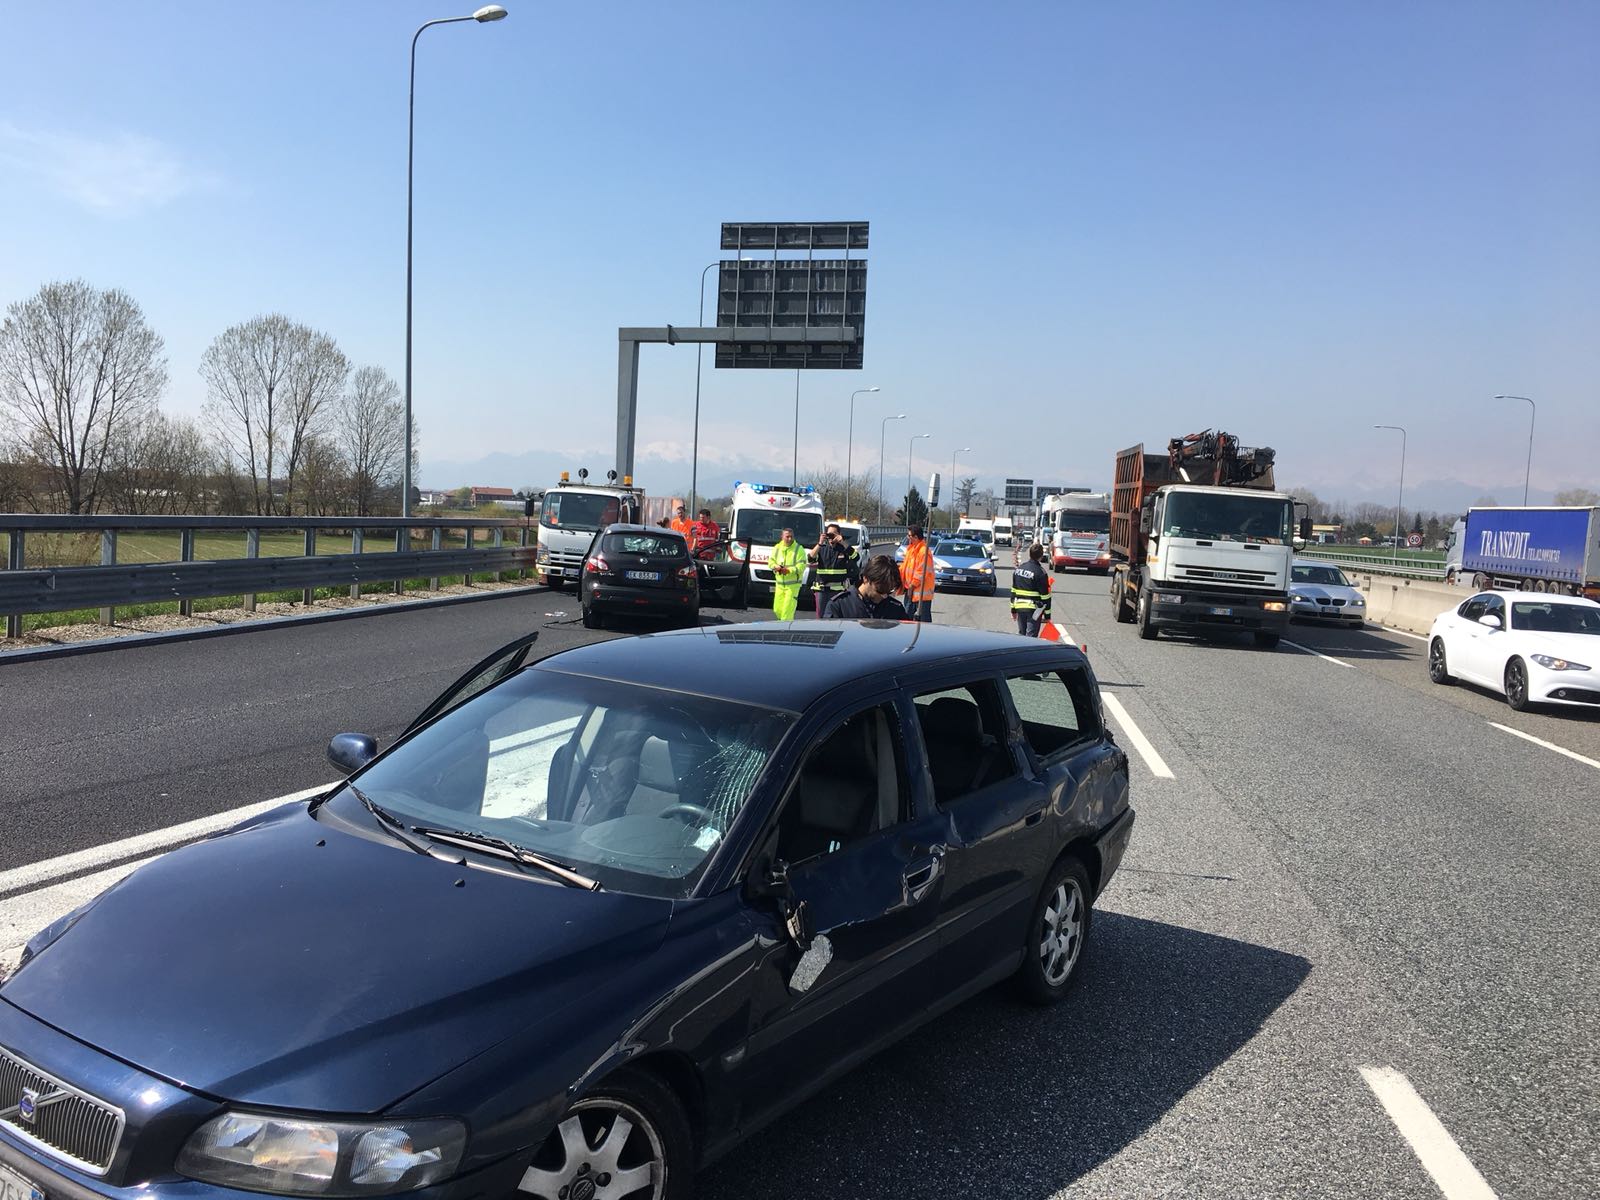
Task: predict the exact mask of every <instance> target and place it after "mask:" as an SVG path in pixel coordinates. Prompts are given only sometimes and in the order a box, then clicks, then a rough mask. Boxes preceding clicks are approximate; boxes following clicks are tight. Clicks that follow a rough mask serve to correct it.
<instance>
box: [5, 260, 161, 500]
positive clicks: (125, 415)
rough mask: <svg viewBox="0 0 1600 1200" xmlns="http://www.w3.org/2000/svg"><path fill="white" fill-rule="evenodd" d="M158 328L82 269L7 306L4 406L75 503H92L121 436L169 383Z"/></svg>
mask: <svg viewBox="0 0 1600 1200" xmlns="http://www.w3.org/2000/svg"><path fill="white" fill-rule="evenodd" d="M163 349H164V346H163V343H162V341H161V337H160V335H158V334H157V333H156V332H155V331H154V330H153V329H151V328H150V327H149V326H148V325H146V324H145V320H144V313H143V312H141V311H140V309H139V306H138V305H137V304H136V303H134V300H133V297H131V296H129V295H128V294H127V293H126V292H123V291H119V290H118V289H116V288H112V289H110V290H107V291H100V290H99V289H97V288H94V287H91V286H90V285H89V284H87V283H85V282H83V280H81V279H75V280H73V281H71V282H69V283H47V284H45V285H44V286H43V287H42V288H40V289H39V291H38V293H37V294H36V295H34V296H33V297H32V298H31V299H28V300H22V301H18V302H17V303H15V304H13V305H11V306H10V307H9V308H8V309H7V310H6V320H5V324H4V325H3V326H0V408H4V409H8V410H10V411H11V412H12V413H13V414H14V415H15V416H16V418H17V420H18V422H19V425H20V429H19V434H20V436H21V437H22V438H23V440H25V441H26V443H27V445H28V447H29V448H30V449H31V450H32V452H33V453H34V455H35V456H36V457H37V458H38V459H39V461H40V462H41V463H43V464H44V466H45V467H46V469H47V470H48V472H49V477H50V482H51V484H52V485H53V487H54V490H55V491H56V492H57V493H59V495H60V496H61V502H62V504H63V505H64V507H65V508H66V510H67V511H68V512H70V513H92V512H94V511H95V506H96V504H97V503H98V500H99V488H100V472H101V468H102V467H103V465H104V463H105V459H106V455H107V453H108V452H109V450H110V448H111V447H112V445H113V444H115V442H116V440H117V439H118V438H120V437H122V436H124V435H125V434H126V433H127V431H128V430H129V429H131V428H132V427H133V426H134V425H136V424H137V423H138V422H139V421H140V419H141V418H142V417H143V416H144V415H145V414H146V413H147V412H149V411H150V410H152V409H153V408H154V407H155V405H156V403H157V402H158V401H159V399H160V396H161V392H162V390H163V389H164V388H165V387H166V386H167V360H166V358H165V356H164V355H163Z"/></svg>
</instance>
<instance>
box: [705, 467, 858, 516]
mask: <svg viewBox="0 0 1600 1200" xmlns="http://www.w3.org/2000/svg"><path fill="white" fill-rule="evenodd" d="M800 483H801V485H802V486H806V485H809V486H811V487H814V488H816V489H817V492H818V494H820V495H821V496H822V504H823V507H825V508H826V509H827V510H828V516H830V517H842V516H844V515H845V514H846V513H849V514H850V515H851V516H852V517H854V518H855V519H856V520H858V521H867V520H871V519H872V518H874V517H876V516H877V512H878V474H877V472H876V471H866V472H862V473H861V474H859V475H857V476H856V477H855V478H853V479H851V480H848V481H846V479H845V477H844V472H843V471H840V470H838V469H837V468H835V467H822V468H819V469H818V470H814V471H807V472H805V473H803V474H802V475H801V477H800ZM686 490H687V489H686ZM728 503H732V501H731V500H730V501H729V502H728ZM706 507H707V508H711V509H712V510H713V511H715V510H716V505H714V504H707V505H706Z"/></svg>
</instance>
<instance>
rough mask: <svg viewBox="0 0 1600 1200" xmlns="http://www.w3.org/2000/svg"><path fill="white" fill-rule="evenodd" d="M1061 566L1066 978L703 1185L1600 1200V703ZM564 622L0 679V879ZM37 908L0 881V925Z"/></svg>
mask: <svg viewBox="0 0 1600 1200" xmlns="http://www.w3.org/2000/svg"><path fill="white" fill-rule="evenodd" d="M1005 575H1006V573H1004V572H1003V573H1002V582H1004V579H1005ZM1055 579H1056V584H1057V589H1058V591H1057V596H1058V599H1057V602H1056V611H1055V616H1056V619H1057V620H1058V621H1059V622H1062V623H1063V625H1064V626H1065V629H1066V630H1067V632H1068V633H1069V634H1070V635H1071V636H1072V637H1073V639H1074V640H1077V641H1080V642H1083V643H1086V644H1087V645H1088V651H1089V657H1090V660H1091V662H1093V664H1094V666H1095V670H1096V672H1097V674H1098V675H1099V677H1100V679H1101V682H1102V685H1103V687H1104V689H1105V692H1106V694H1107V695H1108V696H1109V697H1112V698H1113V702H1112V703H1111V704H1109V705H1108V707H1109V708H1110V709H1111V710H1112V711H1111V715H1112V717H1113V718H1114V719H1113V722H1112V724H1113V729H1114V731H1115V732H1116V734H1117V736H1118V738H1119V740H1120V741H1122V743H1123V744H1124V745H1126V746H1128V747H1129V750H1130V755H1131V757H1132V759H1133V768H1132V769H1133V772H1134V778H1133V790H1134V795H1133V800H1134V804H1135V806H1136V807H1137V808H1138V810H1139V821H1138V826H1137V828H1136V830H1135V834H1134V840H1133V843H1132V845H1131V847H1130V850H1129V853H1128V857H1127V859H1126V860H1125V862H1124V864H1123V867H1122V870H1121V872H1120V873H1119V874H1118V876H1117V877H1116V879H1115V881H1114V882H1113V884H1112V886H1111V887H1110V889H1109V890H1108V891H1107V893H1106V894H1105V896H1104V897H1103V898H1102V899H1101V901H1100V904H1099V906H1098V910H1097V917H1096V923H1095V926H1094V930H1093V934H1092V937H1091V943H1090V945H1091V949H1090V951H1089V957H1088V958H1087V959H1086V960H1085V964H1084V972H1083V974H1082V976H1081V978H1080V982H1079V985H1078V988H1077V990H1076V992H1075V994H1074V995H1073V997H1072V998H1071V1000H1069V1002H1067V1003H1066V1004H1065V1005H1063V1006H1060V1007H1058V1008H1055V1009H1051V1010H1045V1011H1040V1010H1036V1009H1032V1008H1025V1007H1022V1006H1020V1005H1017V1004H1015V1003H1013V1002H1012V1001H1011V1000H1009V999H1008V998H1007V997H1006V996H1005V995H1003V994H1001V993H994V994H991V995H986V996H983V997H980V998H979V999H977V1000H975V1001H973V1002H971V1003H969V1004H967V1005H965V1006H963V1007H962V1008H961V1009H959V1010H957V1011H956V1012H954V1013H951V1014H949V1015H947V1016H945V1017H943V1018H941V1019H940V1020H938V1021H936V1022H934V1023H933V1024H931V1025H929V1026H927V1027H925V1028H924V1029H923V1030H921V1031H920V1032H918V1033H917V1034H915V1035H914V1036H913V1037H911V1038H910V1039H908V1040H906V1041H904V1042H902V1043H901V1044H900V1045H898V1046H896V1047H894V1048H892V1049H890V1050H889V1051H886V1052H885V1053H883V1054H881V1055H880V1056H878V1057H877V1058H876V1059H875V1060H873V1061H872V1062H871V1063H869V1064H867V1065H866V1066H864V1067H862V1068H861V1069H859V1070H858V1071H856V1072H855V1073H854V1074H852V1075H851V1076H850V1077H848V1078H847V1079H846V1080H844V1081H842V1082H841V1083H840V1084H839V1085H837V1086H836V1087H834V1088H832V1089H830V1090H829V1091H828V1092H827V1093H825V1094H824V1095H822V1096H821V1097H819V1098H817V1099H816V1100H813V1101H811V1102H810V1103H808V1104H806V1105H804V1106H802V1107H801V1108H800V1109H798V1110H796V1112H795V1113H793V1114H792V1115H791V1116H790V1117H788V1118H786V1119H785V1120H783V1121H781V1122H779V1124H778V1125H776V1126H775V1127H773V1128H772V1129H770V1130H768V1131H767V1132H765V1133H763V1134H761V1135H759V1136H757V1137H756V1138H754V1139H753V1140H751V1141H750V1142H748V1143H747V1144H746V1145H745V1146H743V1147H742V1148H741V1149H739V1150H738V1151H736V1152H735V1153H734V1154H733V1155H731V1156H730V1157H729V1158H727V1159H725V1160H723V1161H722V1162H721V1163H719V1164H718V1165H717V1166H715V1167H713V1168H712V1169H711V1170H710V1172H708V1173H707V1174H706V1175H705V1176H704V1177H703V1178H702V1180H701V1193H702V1195H704V1196H706V1197H711V1198H715V1200H733V1198H734V1197H774V1198H784V1200H789V1198H794V1200H798V1198H800V1197H807V1198H809V1197H815V1196H820V1195H837V1196H846V1195H863V1196H883V1197H893V1196H906V1197H930V1198H938V1200H947V1198H948V1200H955V1198H957V1197H962V1198H965V1197H969V1196H974V1195H980V1194H994V1195H998V1196H1019V1197H1041V1198H1043V1197H1050V1196H1071V1197H1106V1198H1110V1197H1118V1198H1123V1197H1156V1196H1172V1197H1205V1196H1219V1197H1234V1196H1238V1197H1262V1196H1271V1197H1277V1196H1318V1197H1321V1196H1326V1197H1340V1198H1341V1200H1342V1198H1345V1197H1351V1196H1362V1197H1367V1196H1385V1197H1389V1196H1393V1197H1418V1198H1422V1197H1438V1196H1440V1195H1441V1194H1443V1195H1446V1196H1449V1197H1451V1198H1452V1200H1456V1198H1468V1197H1471V1198H1475V1200H1476V1198H1481V1197H1483V1196H1489V1195H1498V1196H1500V1197H1503V1198H1511V1197H1529V1198H1532V1197H1563V1198H1564V1197H1583V1196H1593V1195H1597V1194H1600V1185H1597V1181H1600V1146H1597V1133H1596V1131H1597V1129H1600V1058H1597V1053H1596V1044H1597V1042H1600V1021H1597V1019H1596V1016H1595V1013H1596V1009H1597V1005H1596V1001H1595V999H1594V997H1595V996H1596V994H1597V992H1600V986H1597V985H1600V968H1597V965H1596V964H1597V963H1600V925H1597V922H1596V915H1597V913H1600V903H1597V901H1600V882H1597V881H1600V870H1597V868H1600V835H1597V834H1596V832H1595V828H1594V825H1595V823H1594V821H1593V819H1592V818H1593V816H1594V810H1595V807H1596V804H1597V803H1600V767H1596V766H1595V765H1593V764H1592V763H1589V762H1584V761H1580V760H1579V759H1577V758H1572V757H1569V756H1567V755H1564V754H1562V753H1560V752H1559V749H1565V750H1567V751H1569V752H1571V753H1574V754H1577V755H1580V756H1583V757H1584V758H1587V759H1590V760H1595V761H1600V715H1591V714H1580V715H1577V716H1568V715H1560V714H1547V713H1529V714H1520V715H1519V714H1513V713H1511V712H1510V710H1509V709H1507V708H1506V707H1505V705H1504V703H1503V702H1500V701H1498V700H1496V699H1494V698H1492V697H1490V696H1488V695H1487V694H1484V693H1479V692H1476V691H1473V690H1471V689H1468V688H1463V687H1455V688H1438V687H1434V686H1433V685H1431V684H1429V683H1428V682H1427V677H1426V670H1425V665H1424V662H1423V655H1422V651H1423V649H1424V646H1423V643H1422V642H1421V641H1420V640H1416V639H1413V638H1408V637H1405V636H1403V635H1400V634H1395V633H1389V632H1385V631H1382V630H1373V629H1368V630H1365V631H1348V630H1324V629H1318V628H1314V627H1308V626H1299V625H1297V626H1296V627H1295V628H1294V630H1293V631H1292V632H1291V634H1290V637H1291V639H1292V640H1293V642H1295V643H1297V644H1298V647H1299V648H1297V647H1295V646H1290V645H1287V644H1285V645H1284V646H1283V647H1281V648H1280V649H1279V650H1277V651H1275V652H1272V651H1262V650H1258V649H1256V648H1255V647H1254V646H1253V645H1250V644H1248V643H1245V642H1241V641H1217V642H1201V641H1195V640H1189V639H1183V638H1172V637H1166V636H1164V637H1162V638H1161V639H1159V640H1157V641H1154V642H1146V641H1141V640H1140V639H1139V637H1138V635H1137V633H1136V632H1135V630H1134V629H1133V627H1132V626H1125V625H1116V624H1114V623H1113V621H1112V619H1111V613H1110V605H1109V601H1108V599H1107V596H1106V586H1105V580H1103V579H1101V578H1098V577H1084V576H1077V575H1065V576H1056V577H1055ZM1007 605H1008V601H1007V599H1006V598H1005V593H1004V590H1003V589H1002V592H1001V594H1000V596H998V597H994V598H990V597H955V596H947V595H945V594H942V593H941V594H940V596H939V597H938V600H937V602H936V604H935V619H936V620H938V621H942V622H951V623H960V624H964V625H971V626H976V627H982V628H992V629H1009V628H1010V618H1009V614H1008V611H1007ZM706 613H707V618H708V620H718V619H748V618H750V617H758V616H761V615H762V614H760V613H755V612H753V613H750V614H727V615H726V617H723V616H722V615H720V614H718V613H717V612H716V610H713V609H709V608H708V609H707V610H706ZM551 614H559V615H555V616H552V615H551ZM574 617H575V604H574V603H573V601H572V600H571V598H570V596H561V595H556V594H546V593H540V592H536V593H530V594H522V595H517V596H511V597H505V598H498V599H494V600H486V601H481V602H477V603H474V604H468V605H462V606H457V607H453V608H438V609H422V610H415V611H412V612H406V613H393V614H388V615H384V616H382V617H375V618H371V619H366V620H357V621H344V622H338V623H334V624H329V625H321V626H308V627H301V628H298V629H281V630H271V631H252V632H249V633H243V634H240V635H238V636H232V637H225V638H218V639H213V640H210V641H202V642H191V643H179V644H175V645H169V646H150V647H130V648H126V649H119V650H116V651H113V652H109V653H103V654H93V655H87V656H83V657H78V658H67V659H59V660H46V661H41V662H34V663H14V664H9V665H0V780H4V787H0V884H3V882H4V880H5V879H6V876H5V874H4V872H6V871H7V870H8V869H10V870H11V873H12V874H11V878H12V879H18V878H21V877H23V876H24V875H25V874H26V868H27V865H28V864H33V863H36V862H38V861H39V860H42V859H49V858H53V857H54V856H58V855H63V854H66V853H68V852H71V851H82V852H84V853H85V855H86V856H88V857H90V858H92V857H93V855H94V853H95V848H96V847H99V846H102V845H104V844H105V843H107V842H112V841H115V840H117V839H122V838H127V837H130V836H132V835H135V834H141V833H145V832H147V831H151V830H159V829H164V828H167V827H170V826H172V825H174V824H176V823H178V822H182V821H186V820H189V819H192V818H196V817H203V816H205V815H206V814H210V813H218V812H224V811H228V810H231V809H235V808H237V807H239V806H240V805H243V804H247V803H250V802H252V801H259V800H262V799H266V798H269V797H272V796H277V795H282V794H285V793H289V792H293V791H297V790H300V789H303V788H308V787H313V786H315V785H317V784H319V783H322V782H324V781H326V780H328V779H330V778H332V777H333V774H334V772H333V770H332V768H330V767H329V766H328V765H327V763H326V761H325V759H324V758H323V750H324V747H325V746H326V743H327V738H328V736H329V735H330V734H331V733H334V732H338V731H340V730H346V729H360V730H364V731H368V732H372V733H375V734H378V735H379V736H381V737H384V738H388V737H392V736H393V735H394V734H395V733H396V732H398V731H399V730H400V729H402V728H403V727H404V726H405V724H406V723H407V722H408V721H409V720H410V718H411V717H412V716H413V715H414V714H415V713H416V712H417V711H418V710H419V709H420V708H421V707H423V706H424V704H425V703H426V702H427V700H428V699H429V698H430V697H431V696H432V695H433V694H434V693H435V692H437V691H439V690H440V689H442V688H443V687H444V686H446V685H447V684H448V683H449V682H451V681H452V680H453V679H455V678H456V677H457V676H459V675H460V674H462V673H463V672H464V671H465V670H466V669H467V667H468V666H470V665H471V663H472V662H473V661H475V660H476V659H477V658H479V657H481V656H482V655H484V654H487V653H489V652H490V651H491V650H493V649H494V648H495V647H496V646H498V645H500V644H502V643H503V642H505V641H507V640H509V639H510V638H512V637H515V636H517V635H519V634H521V633H523V632H525V631H526V630H528V629H530V628H537V629H540V630H541V643H540V645H541V648H548V649H557V648H560V647H563V646H568V645H574V644H577V643H579V642H581V641H585V640H589V639H591V638H593V637H596V636H615V635H609V634H602V635H596V634H590V633H587V632H585V631H584V630H582V629H581V627H579V626H578V625H577V624H576V623H575V621H574V620H573V618H574ZM1502 726H1503V727H1505V728H1501V727H1502ZM1512 730H1515V731H1519V732H1520V733H1521V734H1523V735H1526V736H1518V734H1517V733H1514V732H1511V731H1512ZM1529 736H1531V737H1534V738H1538V739H1540V742H1534V741H1529V740H1527V737H1529ZM1552 747H1555V748H1552ZM1558 748H1559V749H1558ZM18 868H22V869H23V870H22V871H21V872H19V871H18ZM84 870H87V868H84ZM88 878H90V879H91V880H92V879H93V878H95V877H94V876H89V877H88ZM29 886H30V887H31V886H32V885H29ZM29 900H30V895H29V894H28V893H27V892H25V891H24V892H19V891H18V890H17V889H16V888H13V889H12V891H11V892H10V894H9V895H7V894H6V892H5V889H4V887H0V929H3V928H4V915H5V911H4V910H5V909H6V906H7V904H11V905H13V906H15V905H18V904H26V903H28V901H29ZM1430 1122H1431V1124H1430ZM1425 1163H1427V1164H1428V1165H1427V1166H1425V1165H1424V1164H1425Z"/></svg>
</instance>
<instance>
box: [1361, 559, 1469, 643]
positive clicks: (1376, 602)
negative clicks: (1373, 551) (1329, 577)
mask: <svg viewBox="0 0 1600 1200" xmlns="http://www.w3.org/2000/svg"><path fill="white" fill-rule="evenodd" d="M1345 574H1346V575H1347V576H1349V578H1350V581H1351V582H1352V583H1354V584H1355V585H1356V586H1357V587H1358V588H1360V589H1361V594H1362V595H1363V596H1365V597H1366V598H1367V620H1369V621H1372V622H1374V623H1375V624H1378V625H1392V626H1394V627H1395V628H1396V629H1405V630H1408V631H1410V632H1411V633H1427V632H1428V630H1429V629H1430V628H1431V627H1432V626H1433V619H1434V618H1435V617H1437V616H1438V615H1439V614H1440V613H1442V612H1444V611H1445V610H1446V609H1450V608H1454V607H1456V605H1458V604H1460V603H1461V602H1462V601H1463V600H1465V599H1466V598H1467V597H1468V596H1470V595H1471V594H1472V590H1471V589H1470V588H1462V587H1452V586H1450V585H1449V584H1447V583H1435V582H1434V581H1432V580H1428V579H1397V578H1395V577H1394V576H1392V575H1373V574H1368V573H1363V572H1355V571H1351V570H1350V569H1349V567H1348V566H1346V568H1345Z"/></svg>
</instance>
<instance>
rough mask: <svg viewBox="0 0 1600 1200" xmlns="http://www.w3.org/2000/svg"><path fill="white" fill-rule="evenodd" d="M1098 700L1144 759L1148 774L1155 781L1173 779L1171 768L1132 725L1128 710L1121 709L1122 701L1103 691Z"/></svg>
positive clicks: (1135, 726) (1142, 731)
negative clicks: (1154, 778)
mask: <svg viewBox="0 0 1600 1200" xmlns="http://www.w3.org/2000/svg"><path fill="white" fill-rule="evenodd" d="M1100 699H1101V701H1102V703H1104V704H1105V706H1106V711H1107V712H1109V713H1110V714H1111V716H1112V719H1113V720H1115V721H1116V723H1117V724H1118V725H1119V726H1121V728H1122V732H1123V733H1125V734H1127V735H1128V740H1129V741H1130V742H1132V743H1133V748H1134V749H1135V750H1137V751H1138V752H1139V757H1140V758H1142V759H1144V765H1145V766H1147V767H1149V768H1150V774H1152V775H1154V776H1155V777H1156V778H1157V779H1172V778H1175V776H1174V775H1173V774H1172V768H1171V767H1169V766H1167V760H1166V759H1164V758H1162V757H1161V755H1160V753H1159V752H1158V751H1157V750H1156V748H1155V747H1154V746H1152V745H1151V744H1150V739H1149V738H1147V737H1145V735H1144V730H1142V729H1140V728H1139V727H1138V726H1137V725H1135V724H1134V723H1133V718H1132V717H1130V716H1129V715H1128V710H1127V709H1125V708H1123V707H1122V701H1120V700H1118V699H1117V698H1116V697H1115V696H1113V695H1112V694H1111V693H1110V692H1105V691H1102V692H1101V693H1100Z"/></svg>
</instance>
